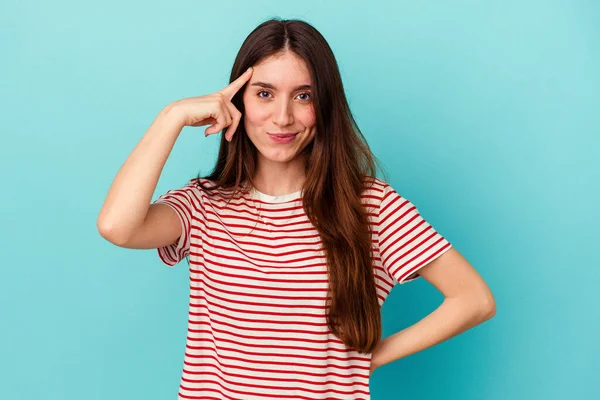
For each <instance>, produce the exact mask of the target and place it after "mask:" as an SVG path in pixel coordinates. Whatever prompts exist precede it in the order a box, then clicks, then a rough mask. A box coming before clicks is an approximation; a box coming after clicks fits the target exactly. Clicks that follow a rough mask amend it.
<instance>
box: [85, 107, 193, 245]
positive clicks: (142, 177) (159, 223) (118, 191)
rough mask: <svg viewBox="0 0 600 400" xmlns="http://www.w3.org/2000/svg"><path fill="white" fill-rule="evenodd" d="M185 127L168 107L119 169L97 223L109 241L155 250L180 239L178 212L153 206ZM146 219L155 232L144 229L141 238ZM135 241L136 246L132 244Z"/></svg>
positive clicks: (174, 111)
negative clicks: (164, 170) (153, 196)
mask: <svg viewBox="0 0 600 400" xmlns="http://www.w3.org/2000/svg"><path fill="white" fill-rule="evenodd" d="M183 126H184V125H183V122H182V119H181V116H180V114H179V113H178V112H177V110H176V109H175V108H174V107H173V106H172V105H169V106H167V107H165V109H163V110H162V111H161V112H160V113H159V114H158V116H157V117H156V118H155V119H154V121H153V122H152V125H151V126H150V128H149V129H148V131H147V132H146V133H145V134H144V136H143V137H142V139H141V140H140V141H139V143H138V144H137V145H136V146H135V148H134V149H133V151H132V152H131V154H130V155H129V156H128V157H127V159H126V160H125V163H124V164H123V165H122V166H121V168H120V169H119V171H118V173H117V175H116V177H115V179H114V180H113V183H112V184H111V186H110V189H109V191H108V194H107V196H106V199H105V200H104V204H103V205H102V208H101V210H100V213H99V215H98V219H97V222H96V225H97V228H98V231H99V232H100V234H101V235H102V237H104V238H105V239H106V240H108V241H109V242H111V243H113V244H116V245H118V246H122V247H133V248H156V247H160V246H161V245H167V244H170V243H172V242H173V241H175V240H176V239H177V238H178V237H179V234H180V233H181V227H180V222H179V219H178V217H177V215H176V214H175V212H174V211H173V210H171V209H170V207H168V206H165V205H162V204H156V205H151V204H150V203H151V200H152V195H153V194H154V191H155V190H156V186H157V184H158V179H159V177H160V174H161V172H162V170H163V168H164V166H165V163H166V161H167V158H168V157H169V154H170V153H171V151H172V149H173V145H174V144H175V141H176V140H177V138H178V137H179V134H180V132H181V130H182V129H183ZM150 209H152V211H151V212H150ZM147 217H148V220H149V222H150V224H151V227H154V228H155V229H144V230H141V232H142V235H141V236H140V237H138V236H136V235H134V233H135V232H136V231H138V230H140V228H141V227H142V226H143V225H144V222H145V221H146V219H147ZM144 231H145V233H144ZM132 238H135V239H134V240H135V242H134V243H133V242H132V243H130V242H129V241H130V240H132Z"/></svg>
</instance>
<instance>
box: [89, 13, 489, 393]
mask: <svg viewBox="0 0 600 400" xmlns="http://www.w3.org/2000/svg"><path fill="white" fill-rule="evenodd" d="M205 125H211V126H210V127H208V128H207V129H206V131H205V135H213V134H216V133H219V132H222V131H225V132H224V134H223V135H222V136H221V145H220V149H219V155H218V160H217V163H216V166H215V168H214V171H213V172H212V173H211V174H210V175H209V176H206V177H196V178H193V179H191V180H190V181H189V182H188V183H187V184H185V185H184V186H182V187H180V188H177V189H173V190H169V191H168V192H167V193H164V194H163V195H162V196H160V197H159V198H158V199H157V200H156V201H155V202H154V203H152V204H150V203H151V198H152V195H153V193H154V191H155V189H156V185H157V182H158V179H159V176H160V173H161V171H162V169H163V166H164V164H165V161H166V160H167V157H168V156H169V154H170V152H171V149H172V147H173V144H174V143H175V141H176V139H177V137H178V135H179V133H180V132H181V130H182V128H183V127H184V126H205ZM375 162H376V159H375V157H374V156H373V155H372V154H371V152H370V150H369V147H368V145H367V144H366V141H365V140H364V137H363V135H362V133H361V132H360V130H359V128H358V127H357V126H356V123H355V121H354V119H353V117H352V114H351V112H350V109H349V106H348V103H347V100H346V97H345V94H344V89H343V86H342V80H341V77H340V73H339V71H338V67H337V63H336V60H335V58H334V55H333V53H332V51H331V49H330V47H329V45H328V44H327V42H326V41H325V39H324V38H323V37H322V36H321V34H320V33H319V32H318V31H317V30H316V29H315V28H314V27H312V26H311V25H310V24H308V23H306V22H302V21H298V20H270V21H267V22H264V23H262V24H261V25H259V26H258V27H257V28H256V29H255V30H254V31H253V32H251V33H250V35H249V36H248V38H247V39H246V40H245V42H244V43H243V45H242V47H241V49H240V51H239V53H238V55H237V58H236V60H235V63H234V65H233V69H232V71H231V78H230V84H229V85H228V86H227V87H225V88H223V89H222V90H220V91H218V92H216V93H213V94H209V95H205V96H200V97H193V98H186V99H182V100H179V101H175V102H173V103H171V104H169V105H168V106H167V107H165V109H164V110H163V111H161V112H160V114H159V115H158V117H157V118H156V119H155V120H154V122H153V123H152V125H151V127H150V128H149V129H148V131H147V132H146V134H145V135H144V136H143V138H142V139H141V141H140V142H139V144H138V145H137V146H136V147H135V149H134V150H133V152H132V153H131V154H130V156H129V157H128V158H127V160H126V162H125V163H124V165H123V166H122V167H121V169H120V171H119V172H118V174H117V176H116V178H115V180H114V182H113V184H112V186H111V188H110V191H109V192H108V195H107V197H106V200H105V202H104V205H103V207H102V210H101V211H100V214H99V217H98V222H97V224H98V229H99V231H100V233H101V234H102V236H103V237H104V238H106V239H107V240H109V241H110V242H112V243H114V244H116V245H118V246H122V247H127V248H137V249H147V248H158V255H159V256H160V258H161V260H162V261H163V262H164V263H165V264H167V265H169V266H173V265H175V264H177V263H178V262H179V261H180V260H182V259H183V258H185V257H188V261H189V271H190V304H189V321H188V324H189V326H188V336H187V346H186V351H185V361H184V366H183V373H182V379H181V385H180V389H179V398H183V399H325V398H335V399H368V398H370V394H369V376H370V375H371V373H372V371H373V370H374V369H375V368H377V367H379V366H381V365H384V364H387V363H390V362H392V361H394V360H397V359H399V358H401V357H405V356H407V355H409V354H412V353H414V352H417V351H420V350H423V349H425V348H427V347H430V346H433V345H434V344H436V343H439V342H441V341H443V340H446V339H448V338H450V337H452V336H454V335H456V334H458V333H460V332H463V331H465V330H467V329H469V328H471V327H473V326H475V325H477V324H479V323H481V322H483V321H485V320H486V319H488V318H490V317H491V316H492V315H493V314H494V313H495V304H494V299H493V296H492V294H491V292H490V290H489V288H488V287H487V285H486V284H485V282H484V281H483V280H482V278H481V277H480V276H479V275H478V274H477V272H475V270H474V269H473V268H472V267H471V265H470V264H469V263H468V262H467V261H466V260H465V259H464V258H463V257H462V256H461V255H460V253H458V251H456V250H455V249H454V248H453V247H452V245H451V244H450V243H449V242H448V241H447V240H446V239H445V238H444V237H443V236H442V235H440V234H439V233H438V232H437V231H436V230H435V229H434V228H433V227H432V226H431V225H429V224H428V223H427V221H425V220H424V219H423V217H422V216H421V215H420V214H419V212H418V210H417V208H416V207H415V206H414V205H413V204H412V203H411V202H410V201H409V200H407V199H406V198H404V197H402V196H400V195H399V194H398V193H397V192H396V191H395V190H394V189H393V188H392V187H391V186H390V185H389V184H388V183H387V182H386V181H384V180H382V179H379V178H377V177H375V173H376V171H375ZM419 276H422V277H424V278H425V279H426V280H427V281H428V282H430V283H431V284H432V285H434V286H435V287H436V288H437V289H438V290H440V291H441V292H442V293H443V295H444V296H445V300H444V301H443V303H442V304H441V305H440V307H439V308H437V309H436V310H435V311H434V312H432V313H431V314H429V315H427V316H426V317H424V318H423V319H422V320H421V321H419V322H418V323H416V324H415V325H413V326H410V327H408V328H407V329H404V330H402V331H400V332H398V333H396V334H394V335H392V336H389V337H387V338H385V339H381V333H382V332H381V319H380V307H381V305H382V304H383V302H384V301H385V299H386V297H387V295H388V294H389V293H390V291H391V290H392V288H393V287H394V285H395V284H397V283H404V282H408V281H411V280H414V279H416V278H418V277H419Z"/></svg>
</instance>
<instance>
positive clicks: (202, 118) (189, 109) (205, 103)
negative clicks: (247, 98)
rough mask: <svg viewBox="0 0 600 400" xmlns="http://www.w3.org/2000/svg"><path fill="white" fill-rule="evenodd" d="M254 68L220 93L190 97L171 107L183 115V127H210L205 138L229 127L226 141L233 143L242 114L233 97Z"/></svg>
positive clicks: (205, 132)
mask: <svg viewBox="0 0 600 400" xmlns="http://www.w3.org/2000/svg"><path fill="white" fill-rule="evenodd" d="M251 76H252V68H249V69H248V70H246V72H244V73H243V74H242V75H240V76H239V78H237V79H236V80H234V81H233V82H231V83H230V84H229V85H227V86H226V87H225V88H223V89H221V90H219V91H218V92H215V93H211V94H208V95H205V96H198V97H188V98H185V99H181V100H177V101H175V102H174V103H172V104H170V107H171V108H172V109H174V110H177V113H178V114H179V115H181V118H182V123H183V126H203V125H209V124H211V125H212V126H210V127H208V128H207V129H206V130H205V131H204V136H208V135H212V134H215V133H218V132H220V131H222V130H223V129H225V127H227V126H228V127H229V128H228V129H227V131H226V132H225V139H226V140H227V141H231V139H232V138H233V134H234V133H235V130H236V129H237V127H238V124H239V123H240V120H241V118H242V113H241V112H240V111H239V110H238V109H237V108H236V107H235V106H234V105H233V103H232V102H231V99H233V96H235V94H236V93H237V92H238V91H239V90H240V89H241V88H242V87H243V86H244V85H245V84H246V82H248V81H249V80H250V77H251Z"/></svg>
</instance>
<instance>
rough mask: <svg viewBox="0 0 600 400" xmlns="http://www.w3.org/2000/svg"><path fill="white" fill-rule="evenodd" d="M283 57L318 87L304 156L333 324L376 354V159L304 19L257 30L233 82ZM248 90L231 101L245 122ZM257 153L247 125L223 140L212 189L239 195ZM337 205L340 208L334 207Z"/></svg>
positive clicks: (356, 345) (350, 342)
mask: <svg viewBox="0 0 600 400" xmlns="http://www.w3.org/2000/svg"><path fill="white" fill-rule="evenodd" d="M282 51H292V52H293V53H295V54H296V55H298V56H299V57H300V58H302V59H303V60H304V61H305V62H306V64H307V66H308V69H309V71H310V74H311V78H312V82H313V86H314V89H313V94H312V98H313V104H314V107H315V116H316V135H315V137H314V139H313V140H312V141H311V143H309V144H308V145H307V146H306V148H305V149H304V150H303V155H304V156H306V157H307V161H308V162H307V163H306V169H305V175H306V179H305V183H304V187H303V197H302V201H303V208H304V211H305V212H306V214H307V217H308V219H309V220H310V221H311V223H312V224H313V225H314V226H315V228H316V229H317V231H318V232H319V234H320V236H321V240H322V243H323V251H324V254H325V256H326V259H327V266H328V276H329V292H328V295H329V296H328V297H330V301H329V304H328V314H327V324H328V326H329V328H330V329H331V331H332V333H333V334H334V335H336V336H337V337H338V338H340V340H342V341H343V343H344V344H345V345H346V346H348V347H349V348H352V349H355V350H356V351H358V352H360V353H372V352H373V350H374V349H375V347H376V345H377V344H378V342H379V340H380V338H381V316H380V308H379V302H378V298H377V291H376V287H375V281H374V276H373V262H372V253H371V230H370V225H369V223H368V219H367V210H365V208H364V206H363V204H362V202H361V193H362V191H363V190H365V189H366V185H367V184H368V183H369V182H370V181H371V178H373V177H375V176H376V172H377V171H376V163H377V165H379V162H378V160H377V159H376V157H375V156H374V155H373V154H372V153H371V150H370V149H369V146H368V144H367V143H366V140H365V138H364V136H363V134H362V132H361V131H360V129H359V128H358V126H357V124H356V122H355V120H354V118H353V116H352V113H351V112H350V107H349V105H348V101H347V99H346V95H345V93H344V88H343V85H342V79H341V76H340V73H339V69H338V65H337V62H336V60H335V57H334V55H333V52H332V50H331V48H330V47H329V45H328V43H327V42H326V41H325V38H323V36H322V35H321V34H320V33H319V32H318V31H317V30H316V29H315V28H314V27H313V26H312V25H310V24H308V23H307V22H304V21H301V20H281V19H271V20H268V21H265V22H263V23H262V24H260V25H259V26H258V27H256V28H255V29H254V30H253V31H252V32H251V33H250V35H248V37H247V38H246V40H245V41H244V43H243V44H242V46H241V48H240V50H239V52H238V54H237V57H236V59H235V62H234V64H233V68H232V70H231V76H230V78H229V81H230V82H233V81H234V80H235V79H236V78H238V77H239V76H240V75H241V74H242V73H243V72H244V71H245V70H246V69H247V68H248V67H250V66H252V65H255V64H257V63H259V62H260V61H261V60H262V59H264V58H267V57H269V56H272V55H275V54H277V53H280V52H282ZM243 91H244V88H242V89H241V90H240V91H238V93H237V94H236V95H235V96H234V97H233V99H232V100H231V101H232V103H233V104H234V105H235V106H236V108H237V109H238V110H240V112H242V115H243V114H244V104H243V100H242V94H243ZM256 169H257V149H256V147H255V146H254V144H253V143H252V142H251V141H250V139H249V138H248V136H247V135H246V132H245V129H244V123H243V120H242V121H240V123H239V125H238V128H237V130H236V132H235V134H234V135H233V139H232V141H231V142H227V140H226V139H225V135H223V134H222V135H221V144H220V148H219V155H218V158H217V162H216V165H215V168H214V170H213V171H212V173H211V174H210V175H208V176H206V177H204V179H209V180H211V181H213V182H214V183H215V185H214V186H212V187H204V186H202V183H201V182H200V178H201V177H200V176H199V177H198V185H199V186H200V187H201V188H203V189H205V190H211V189H217V188H219V187H223V188H227V189H230V188H233V189H234V190H233V191H232V195H231V196H232V197H233V195H234V194H235V193H236V192H237V190H238V188H240V187H242V188H246V186H244V184H245V183H250V184H251V183H252V178H253V176H254V174H255V171H256ZM332 205H335V206H332Z"/></svg>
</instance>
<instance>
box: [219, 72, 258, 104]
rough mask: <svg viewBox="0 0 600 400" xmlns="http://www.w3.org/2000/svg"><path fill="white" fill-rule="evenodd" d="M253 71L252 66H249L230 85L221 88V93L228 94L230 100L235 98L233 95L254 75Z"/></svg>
mask: <svg viewBox="0 0 600 400" xmlns="http://www.w3.org/2000/svg"><path fill="white" fill-rule="evenodd" d="M252 71H253V69H252V67H250V68H248V69H247V70H246V72H244V73H243V74H242V75H240V76H239V77H238V78H237V79H236V80H234V81H233V82H231V83H230V84H229V85H227V86H225V87H224V88H223V89H221V93H223V94H224V95H225V96H227V98H228V99H229V100H231V99H233V96H235V94H236V93H237V92H238V90H240V89H241V88H242V87H243V86H244V85H245V84H246V82H248V81H249V80H250V77H251V76H252Z"/></svg>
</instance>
